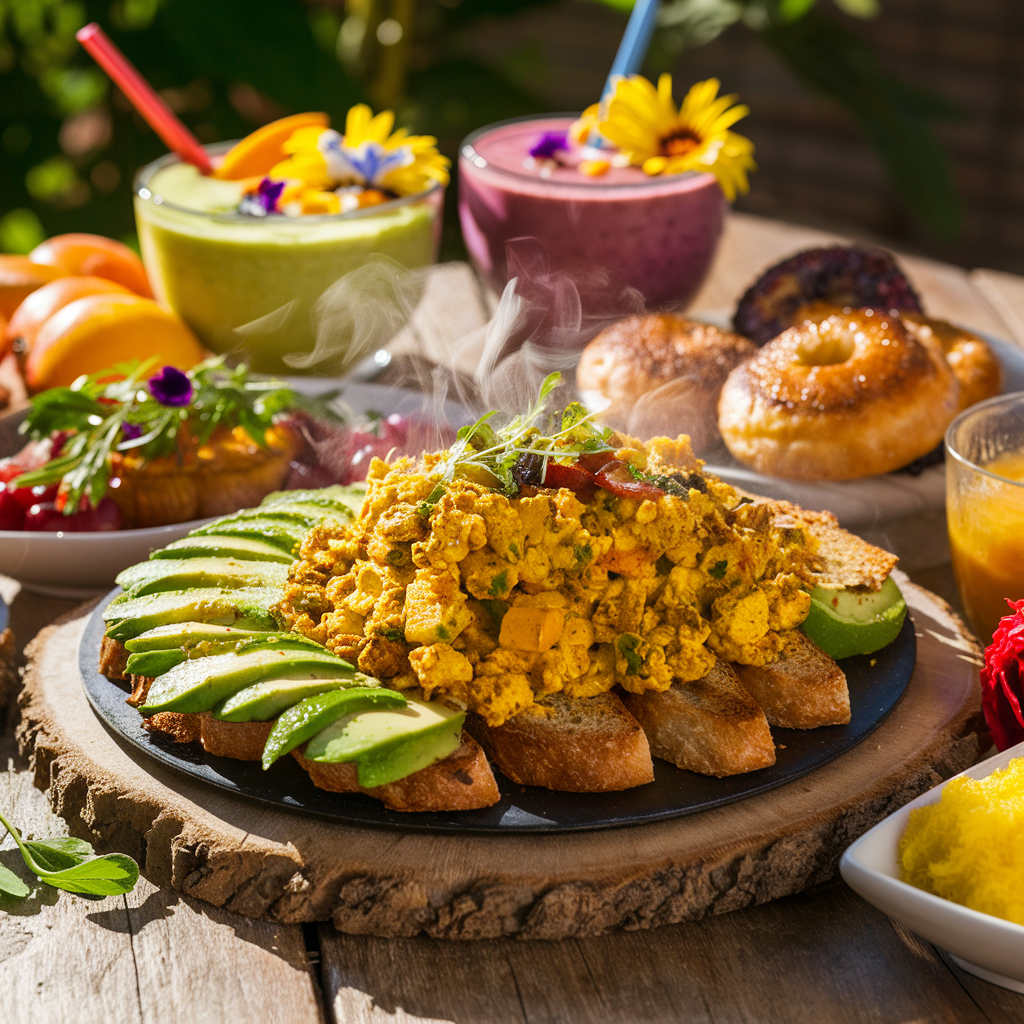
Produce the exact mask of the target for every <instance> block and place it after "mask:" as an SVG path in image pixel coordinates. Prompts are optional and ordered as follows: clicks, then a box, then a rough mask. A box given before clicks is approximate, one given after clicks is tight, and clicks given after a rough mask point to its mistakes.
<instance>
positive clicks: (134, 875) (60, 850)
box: [0, 814, 139, 899]
mask: <svg viewBox="0 0 1024 1024" xmlns="http://www.w3.org/2000/svg"><path fill="white" fill-rule="evenodd" d="M0 825H2V826H3V827H4V828H6V829H7V831H8V832H10V833H11V836H12V837H13V839H14V841H15V842H16V843H17V844H18V849H19V850H20V851H21V856H22V859H23V860H24V861H25V863H26V865H28V868H29V870H30V871H32V872H33V873H34V874H36V875H38V876H39V878H40V880H41V881H43V882H45V883H46V884H47V885H52V886H53V887H54V888H56V889H64V890H66V891H67V892H77V893H82V894H84V895H87V896H118V895H120V894H121V893H126V892H131V891H132V889H134V888H135V885H136V883H137V882H138V880H139V865H138V864H136V863H135V861H134V860H132V858H131V857H129V856H128V855H127V854H124V853H107V854H104V855H103V856H97V854H96V851H95V850H94V849H93V848H92V846H91V844H89V843H87V842H86V841H85V840H84V839H71V838H69V837H66V836H61V837H57V838H54V839H22V837H21V833H19V832H18V830H17V829H16V828H15V827H14V826H13V825H12V824H11V823H10V822H9V821H8V820H7V819H6V818H5V817H4V816H3V815H2V814H0ZM0 892H5V893H7V894H8V895H9V896H16V897H17V898H18V899H24V897H26V896H28V894H29V892H30V890H29V887H28V886H27V885H26V884H25V883H24V882H23V881H22V880H21V879H20V878H19V877H18V876H17V875H16V874H15V873H14V872H13V871H11V870H10V869H9V868H6V867H4V866H3V865H2V864H0Z"/></svg>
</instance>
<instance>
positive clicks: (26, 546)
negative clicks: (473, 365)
mask: <svg viewBox="0 0 1024 1024" xmlns="http://www.w3.org/2000/svg"><path fill="white" fill-rule="evenodd" d="M289 382H290V383H291V384H292V386H293V387H295V389H296V390H297V391H302V392H303V393H305V394H322V393H324V392H325V391H331V390H335V389H337V390H339V391H340V392H341V394H340V395H339V398H340V400H341V401H342V402H343V403H344V405H345V406H346V407H347V408H348V409H349V410H351V411H352V412H354V413H363V412H369V411H375V412H380V413H383V414H384V415H390V414H392V413H399V414H402V415H411V414H413V413H417V412H420V411H424V412H426V413H428V414H429V415H431V416H432V417H433V418H435V419H436V418H437V414H438V412H440V414H441V415H442V416H443V417H444V418H446V419H447V422H448V423H450V424H452V425H454V426H461V425H462V424H463V423H466V422H472V420H473V418H474V417H473V416H472V415H471V414H470V413H469V412H468V410H466V409H465V408H464V407H463V406H461V405H459V404H458V403H456V402H446V403H445V404H444V406H443V407H442V408H441V409H440V410H435V409H434V408H433V407H432V406H430V405H429V404H427V405H425V402H428V400H427V399H425V398H424V396H423V395H421V394H419V393H417V392H415V391H410V390H408V389H406V388H389V387H385V386H383V385H380V384H362V383H356V384H353V383H349V382H346V381H345V380H336V379H327V378H322V377H319V378H318V377H295V378H291V379H290V381H289ZM15 450H16V449H15ZM10 454H13V451H11V452H0V456H3V455H10ZM208 521H209V520H205V519H203V520H195V521H193V522H190V523H175V524H173V525H172V526H156V527H152V528H150V529H145V530H115V531H112V532H110V533H35V532H24V531H20V530H0V574H3V575H5V576H12V577H14V579H16V580H18V581H19V582H20V583H21V585H22V586H23V587H25V589H27V590H31V591H33V592H35V593H39V594H45V595H47V596H50V597H70V598H85V597H92V596H94V595H95V594H99V593H104V592H105V591H107V590H109V589H110V588H111V587H112V586H113V585H114V577H115V576H116V575H117V574H118V573H119V572H120V571H121V570H122V569H127V568H128V566H129V565H134V564H135V563H136V562H141V561H143V560H144V559H146V558H148V557H149V554H150V552H151V551H155V550H156V549H157V548H162V547H164V546H165V545H167V544H170V543H171V541H175V540H177V539H178V538H179V537H184V536H185V535H186V534H187V533H188V532H189V530H194V529H195V528H196V527H197V526H199V525H200V524H201V523H204V522H208Z"/></svg>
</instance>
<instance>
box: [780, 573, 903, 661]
mask: <svg viewBox="0 0 1024 1024" xmlns="http://www.w3.org/2000/svg"><path fill="white" fill-rule="evenodd" d="M906 617H907V602H906V601H905V600H904V599H903V595H902V594H901V593H900V590H899V587H897V586H896V583H895V581H894V580H893V578H892V577H891V576H889V577H888V578H887V579H886V581H885V582H884V583H883V584H882V588H881V590H871V591H860V590H826V589H825V588H823V587H815V589H814V590H812V591H811V609H810V611H809V612H808V613H807V618H806V619H804V622H803V625H802V626H801V627H800V628H801V629H802V630H803V631H804V633H806V634H807V636H808V637H810V639H811V640H813V641H814V642H815V643H816V644H817V645H818V646H819V647H820V648H821V649H822V650H823V651H824V652H825V653H826V654H828V655H829V656H830V657H833V658H835V659H836V661H838V660H839V659H840V658H849V657H850V656H852V655H854V654H873V653H874V652H875V651H878V650H881V649H882V648H883V647H887V646H888V645H889V644H891V643H892V642H893V640H895V639H896V637H897V636H898V635H899V632H900V629H901V628H902V627H903V620H904V619H905V618H906Z"/></svg>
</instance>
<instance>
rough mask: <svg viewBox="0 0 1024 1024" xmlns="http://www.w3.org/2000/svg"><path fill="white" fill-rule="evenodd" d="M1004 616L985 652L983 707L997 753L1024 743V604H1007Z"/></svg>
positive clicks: (1017, 602) (982, 674)
mask: <svg viewBox="0 0 1024 1024" xmlns="http://www.w3.org/2000/svg"><path fill="white" fill-rule="evenodd" d="M1006 603H1007V604H1008V605H1009V606H1010V607H1011V608H1012V609H1013V614H1012V615H1006V616H1004V617H1003V618H1002V619H1001V620H1000V622H999V626H998V627H997V629H996V631H995V633H994V634H993V635H992V643H991V644H989V646H988V647H986V648H985V667H984V668H983V669H982V670H981V707H982V710H983V711H984V712H985V721H986V722H987V723H988V727H989V729H990V730H991V732H992V739H993V740H994V741H995V745H996V749H997V750H1006V749H1007V748H1008V747H1012V746H1013V745H1014V744H1016V743H1021V742H1024V710H1022V708H1021V704H1022V703H1024V600H1022V601H1007V602H1006Z"/></svg>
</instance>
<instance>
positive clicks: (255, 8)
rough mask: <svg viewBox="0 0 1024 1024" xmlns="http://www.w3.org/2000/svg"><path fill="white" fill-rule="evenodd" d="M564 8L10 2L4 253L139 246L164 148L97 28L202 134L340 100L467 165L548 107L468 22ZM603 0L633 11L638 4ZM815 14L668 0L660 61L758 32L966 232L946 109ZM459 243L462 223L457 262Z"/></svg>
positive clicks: (872, 0) (1, 166) (866, 6)
mask: <svg viewBox="0 0 1024 1024" xmlns="http://www.w3.org/2000/svg"><path fill="white" fill-rule="evenodd" d="M552 2H554V0H309V2H305V3H304V2H301V0H0V249H3V250H5V251H8V252H27V251H28V250H29V249H31V248H32V247H33V245H35V244H36V242H38V241H39V240H40V239H41V238H42V237H44V236H45V235H49V234H55V233H58V232H64V231H94V232H97V233H101V234H106V235H110V236H113V237H118V238H122V239H125V240H128V241H132V240H133V237H134V219H133V213H132V204H131V181H132V176H133V174H134V172H135V171H136V170H137V169H138V168H139V167H141V166H142V165H143V164H145V163H148V162H149V161H150V160H153V159H155V158H156V157H158V156H160V155H161V153H162V152H163V151H164V147H163V145H162V144H161V142H160V141H159V139H157V137H156V136H155V135H154V134H153V133H152V132H151V131H150V130H149V129H148V128H147V127H146V126H145V125H144V124H143V123H142V121H141V120H140V118H139V117H138V115H136V114H135V113H134V112H133V111H132V110H131V109H130V108H129V107H128V104H127V103H126V102H125V100H124V99H123V97H122V96H121V95H120V94H119V93H118V92H117V91H116V90H114V89H112V88H111V87H110V84H109V82H108V81H107V79H106V78H105V76H104V75H103V74H102V72H100V71H99V70H98V69H97V68H96V67H95V65H93V64H92V61H91V60H90V59H89V57H88V56H87V55H86V54H85V53H84V51H82V50H81V48H80V47H79V46H78V44H77V42H76V41H75V38H74V33H75V31H76V30H77V29H79V28H81V27H82V26H83V25H85V24H86V23H87V22H89V21H98V22H99V23H100V24H101V25H102V26H103V27H104V28H105V29H106V30H107V31H108V32H109V34H110V35H111V37H112V38H113V39H114V41H115V42H116V43H117V44H118V46H120V47H121V48H122V49H123V50H124V52H125V53H126V54H127V56H128V58H129V59H130V60H131V61H132V62H133V63H134V64H135V65H136V66H137V67H138V68H139V70H140V71H141V72H142V74H143V76H144V77H145V78H147V79H148V80H149V81H150V82H151V83H152V84H153V86H154V87H155V88H157V89H158V90H160V91H161V93H162V94H163V96H164V98H165V99H166V100H167V102H168V103H169V105H170V106H171V107H172V108H173V109H174V110H175V111H176V112H177V113H178V114H179V116H180V117H181V118H182V119H183V120H184V121H185V123H186V124H187V125H188V126H189V127H190V128H191V129H192V130H193V131H194V132H195V133H196V135H197V136H198V137H199V138H200V139H201V140H202V141H204V142H213V141H217V140H222V139H233V138H238V137H240V136H242V135H245V134H246V133H247V132H249V131H251V130H252V129H253V128H254V127H255V126H257V125H259V124H262V123H265V122H266V121H269V120H272V119H273V118H274V117H278V116H281V115H283V114H285V113H290V112H295V111H299V110H325V111H326V112H327V113H328V114H330V115H331V117H332V119H333V121H334V123H335V124H339V123H342V122H343V120H344V113H345V111H346V110H347V108H348V107H349V106H350V105H351V104H352V103H354V102H358V101H360V100H366V101H369V102H370V103H371V104H372V105H374V106H375V107H377V108H380V107H385V106H391V107H394V108H395V109H396V112H397V114H398V118H399V122H400V123H404V124H408V125H410V126H411V127H412V128H413V129H414V130H416V131H419V132H425V133H428V134H432V135H436V136H437V137H438V139H439V141H440V144H441V148H442V149H443V150H444V151H445V152H446V153H447V154H448V155H449V156H452V157H454V156H455V153H456V149H457V146H458V142H459V140H460V139H461V138H462V137H463V136H464V135H465V134H467V132H469V131H471V130H472V129H473V128H476V127H478V126H480V125H482V124H487V123H489V122H491V121H496V120H500V119H502V118H506V117H512V116H516V115H519V114H528V113H534V112H538V111H540V110H542V109H543V107H544V104H543V102H542V101H541V100H539V99H538V98H537V97H536V96H533V95H530V94H529V93H528V92H526V91H524V89H523V88H521V87H519V86H516V85H514V84H512V82H511V80H510V78H509V77H508V76H506V75H503V73H502V69H501V67H500V66H492V65H488V64H486V63H484V62H483V61H480V60H477V59H476V58H475V57H474V55H473V53H472V50H471V48H470V47H467V46H466V45H464V44H463V43H462V40H463V38H464V33H465V30H467V29H470V28H472V26H473V25H474V24H475V23H477V22H479V21H480V20H481V19H485V18H491V19H493V18H502V17H509V16H513V15H515V14H517V13H519V12H520V11H523V10H524V9H526V8H529V7H537V6H542V5H544V4H548V3H552ZM599 2H603V3H605V4H607V5H608V6H610V7H612V8H615V9H617V10H619V11H620V12H621V13H622V16H623V18H625V17H626V15H627V14H628V11H629V9H630V8H631V7H632V0H599ZM834 3H835V5H836V6H837V7H838V8H840V9H841V10H843V11H844V12H845V13H847V14H852V15H855V16H859V17H870V16H873V15H875V14H876V13H877V11H878V6H877V2H876V0H834ZM815 8H816V0H666V2H665V3H664V5H663V8H662V11H661V30H660V32H659V36H658V38H657V40H656V45H655V47H654V48H653V49H652V54H651V61H650V63H651V69H652V70H658V69H659V68H658V65H659V62H660V63H661V64H665V63H667V62H670V61H671V60H672V59H674V56H675V55H676V54H677V53H678V52H679V50H680V49H683V48H685V47H689V46H699V45H702V44H704V43H706V42H709V41H710V40H711V39H713V38H715V37H716V36H717V35H718V34H720V33H721V32H722V31H724V30H725V29H726V28H728V27H730V26H731V25H734V24H740V25H745V26H746V28H747V29H748V30H749V31H752V32H755V33H757V34H758V36H759V37H760V38H761V39H763V41H764V42H765V44H766V45H768V46H770V47H771V48H772V49H773V50H774V51H775V52H776V53H777V54H778V55H779V56H780V58H781V59H782V60H784V61H785V62H786V63H787V64H788V65H789V66H790V67H791V68H792V69H793V70H794V71H795V72H796V73H797V74H798V75H799V76H800V77H801V78H802V79H803V80H804V81H805V82H806V83H807V84H808V85H810V86H811V87H812V88H814V89H817V90H818V91H819V92H821V93H823V94H824V95H826V96H829V97H830V98H832V99H834V100H835V101H837V102H839V103H841V104H842V105H843V106H845V107H846V108H847V109H848V110H850V111H851V112H852V113H853V114H854V116H855V117H857V118H858V120H859V121H860V123H861V125H862V127H863V128H864V130H865V133H866V135H867V136H868V138H870V139H871V141H872V142H873V144H874V145H875V146H876V148H877V149H878V151H879V153H880V155H881V156H882V159H883V160H884V161H885V163H886V165H887V166H888V168H889V170H890V173H891V175H892V177H893V180H894V182H895V183H896V185H897V186H898V187H899V188H900V190H901V192H902V193H903V195H904V197H905V198H906V200H907V202H908V204H909V205H910V207H911V209H913V210H914V211H915V212H916V213H917V214H918V216H919V217H921V218H922V219H923V220H924V221H926V222H927V223H928V224H929V225H930V226H931V227H933V228H934V229H935V230H937V231H940V232H942V233H946V234H948V233H950V232H952V231H954V230H955V228H956V210H957V204H956V198H955V193H954V192H953V189H952V184H951V177H950V175H949V171H948V162H947V161H946V159H945V156H944V154H943V153H942V151H941V149H940V148H939V146H938V144H937V143H936V142H935V139H934V136H933V135H932V134H931V129H930V122H931V120H932V119H934V118H935V117H936V116H942V115H945V114H947V113H948V112H949V110H948V106H944V105H942V104H941V103H940V102H938V101H936V100H935V99H934V98H931V97H927V96H924V95H923V94H921V93H919V92H916V91H914V90H912V89H910V88H909V87H908V86H906V85H904V84H902V83H900V82H898V81H897V80H895V79H894V78H892V77H891V76H887V75H885V74H884V73H883V72H882V71H881V70H880V69H879V67H878V65H877V62H875V60H874V57H873V55H872V53H871V51H870V49H869V48H868V47H867V46H866V44H865V43H864V42H863V41H862V40H861V39H860V38H859V37H858V36H856V35H855V34H854V33H852V32H851V31H850V30H849V29H848V28H846V27H844V26H842V25H840V24H839V23H838V22H837V21H835V20H834V19H832V18H830V17H827V16H825V15H823V14H822V13H820V12H819V11H818V10H817V9H815ZM537 59H538V60H541V59H542V57H541V56H540V55H538V57H537ZM750 99H752V100H753V101H754V102H755V103H756V97H751V98H750ZM448 214H449V218H451V217H452V216H453V215H454V203H453V202H450V203H449V204H448ZM459 245H460V242H459V239H458V232H457V229H456V227H455V223H454V220H450V223H449V230H447V231H446V246H445V252H444V254H443V255H445V256H453V255H458V253H459Z"/></svg>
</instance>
